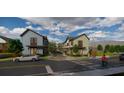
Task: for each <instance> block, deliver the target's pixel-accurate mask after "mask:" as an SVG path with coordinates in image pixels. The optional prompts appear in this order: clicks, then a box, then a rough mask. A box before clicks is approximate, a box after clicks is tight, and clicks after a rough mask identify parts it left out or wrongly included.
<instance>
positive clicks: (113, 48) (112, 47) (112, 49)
mask: <svg viewBox="0 0 124 93" xmlns="http://www.w3.org/2000/svg"><path fill="white" fill-rule="evenodd" d="M109 52H111V53H113V52H115V47H114V45H111V46H110V48H109Z"/></svg>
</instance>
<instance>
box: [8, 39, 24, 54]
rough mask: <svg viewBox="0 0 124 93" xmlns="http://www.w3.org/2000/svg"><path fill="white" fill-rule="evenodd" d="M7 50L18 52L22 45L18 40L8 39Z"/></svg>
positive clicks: (20, 50)
mask: <svg viewBox="0 0 124 93" xmlns="http://www.w3.org/2000/svg"><path fill="white" fill-rule="evenodd" d="M8 51H9V52H10V53H15V54H20V53H21V52H22V51H23V45H22V43H21V42H20V40H19V39H16V40H9V43H8Z"/></svg>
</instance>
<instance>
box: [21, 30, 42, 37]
mask: <svg viewBox="0 0 124 93" xmlns="http://www.w3.org/2000/svg"><path fill="white" fill-rule="evenodd" d="M28 31H31V32H33V33H35V34H37V35H39V36H41V37H43V36H42V35H41V34H39V33H37V32H35V31H33V30H31V29H26V30H25V31H24V32H23V33H22V34H21V35H20V36H21V37H22V36H23V35H25V34H26V33H27V32H28Z"/></svg>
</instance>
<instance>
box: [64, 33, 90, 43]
mask: <svg viewBox="0 0 124 93" xmlns="http://www.w3.org/2000/svg"><path fill="white" fill-rule="evenodd" d="M81 36H86V38H87V39H88V40H90V39H89V37H87V35H86V34H81V35H79V36H77V37H70V36H68V37H67V38H66V40H65V42H63V43H66V42H67V40H70V41H73V40H75V39H77V38H79V37H81Z"/></svg>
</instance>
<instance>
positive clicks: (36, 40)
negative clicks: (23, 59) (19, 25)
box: [20, 29, 48, 55]
mask: <svg viewBox="0 0 124 93" xmlns="http://www.w3.org/2000/svg"><path fill="white" fill-rule="evenodd" d="M20 36H21V40H22V44H23V47H24V51H23V52H22V53H23V55H36V54H41V55H45V54H47V53H48V49H47V48H48V39H47V37H46V36H43V35H41V34H39V33H37V32H35V31H33V30H31V29H27V30H26V31H25V32H24V33H22V34H21V35H20Z"/></svg>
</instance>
